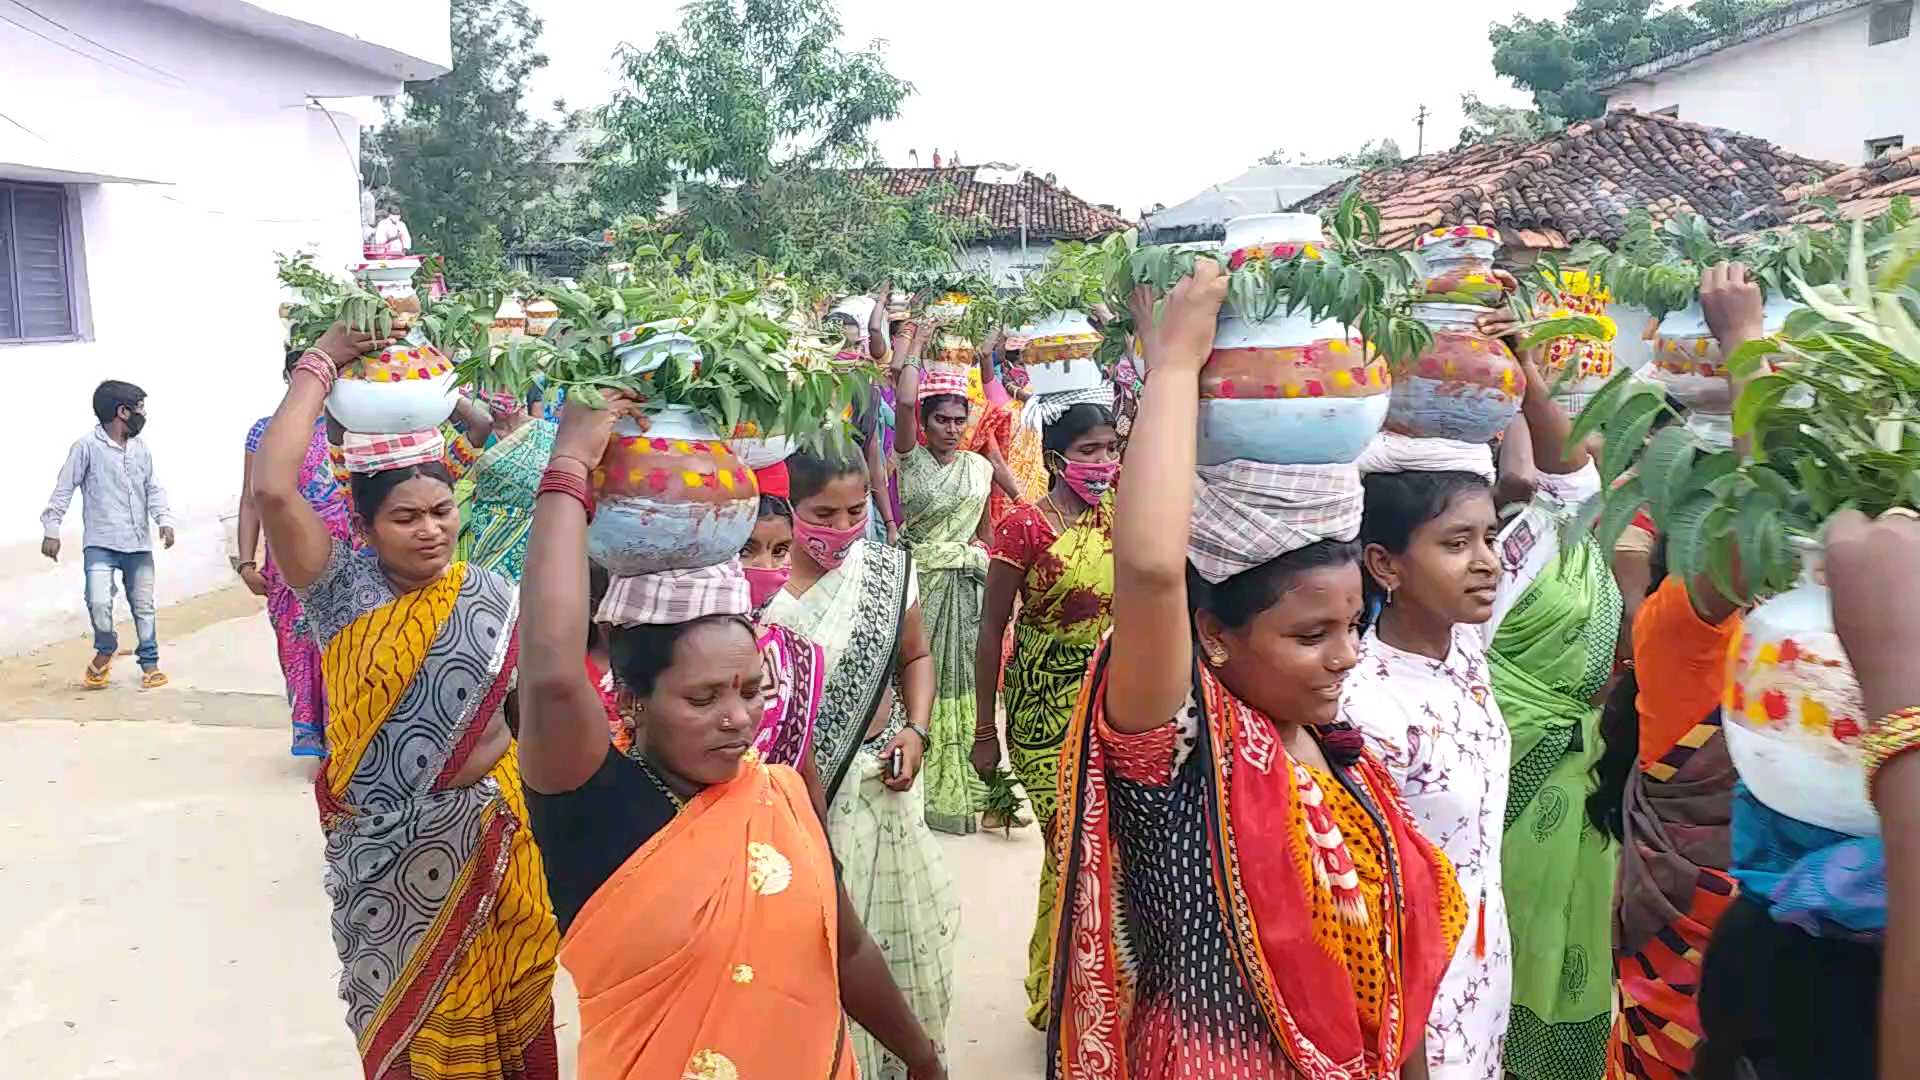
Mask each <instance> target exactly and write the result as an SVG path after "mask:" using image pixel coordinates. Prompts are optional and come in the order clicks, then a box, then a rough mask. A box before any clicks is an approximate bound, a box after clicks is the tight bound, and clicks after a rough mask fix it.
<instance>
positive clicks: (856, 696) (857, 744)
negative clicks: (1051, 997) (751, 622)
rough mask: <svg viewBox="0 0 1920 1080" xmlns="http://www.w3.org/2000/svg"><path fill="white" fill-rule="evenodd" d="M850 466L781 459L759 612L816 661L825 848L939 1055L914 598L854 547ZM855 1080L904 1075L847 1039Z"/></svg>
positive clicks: (945, 988)
mask: <svg viewBox="0 0 1920 1080" xmlns="http://www.w3.org/2000/svg"><path fill="white" fill-rule="evenodd" d="M862 466H863V463H862V462H861V460H860V459H859V458H857V457H849V458H846V459H836V458H828V457H822V456H820V455H817V454H811V453H807V452H804V451H803V452H801V453H798V454H795V455H794V456H792V457H790V458H788V459H787V477H788V484H789V490H790V493H791V494H792V496H793V500H792V508H793V534H794V546H793V548H792V570H791V577H790V578H789V580H788V582H787V583H786V585H785V586H784V587H783V588H781V589H780V590H779V591H778V592H776V593H774V595H773V599H772V600H771V601H769V602H768V603H767V605H766V607H765V608H763V609H762V610H761V613H760V621H761V624H762V625H763V626H779V627H783V628H785V629H787V630H791V631H793V632H795V633H798V634H800V635H802V636H804V637H805V638H806V639H808V640H810V641H812V642H815V643H817V644H818V645H819V646H820V647H821V648H822V649H824V650H825V657H826V665H825V670H826V677H825V679H824V681H823V684H822V687H821V693H820V706H819V715H818V717H817V718H816V720H815V721H814V739H813V745H814V753H813V756H814V761H815V763H816V764H817V765H818V766H819V772H820V779H821V783H822V787H823V788H824V789H825V798H826V803H827V807H828V810H827V835H828V838H829V839H831V840H832V842H833V849H834V852H835V853H836V854H837V855H838V856H839V857H840V859H841V861H842V863H843V864H844V865H845V866H846V867H847V868H848V869H847V873H846V877H845V882H846V887H847V893H848V895H849V896H851V897H852V898H853V905H854V910H855V911H856V912H857V913H858V914H859V916H860V918H861V921H862V922H863V923H865V924H866V927H867V930H868V932H870V933H871V934H873V936H874V940H876V941H878V942H879V943H880V947H881V950H882V951H883V952H884V953H885V954H886V957H887V964H888V966H889V968H890V969H891V970H892V972H893V979H894V982H895V983H897V984H898V985H899V986H900V989H901V990H902V991H903V992H904V993H905V994H906V997H907V1001H908V1003H909V1004H911V1005H912V1007H913V1012H914V1015H915V1016H916V1017H918V1018H919V1020H920V1024H921V1026H922V1027H924V1028H925V1029H926V1030H927V1032H928V1034H929V1035H930V1036H932V1038H933V1039H934V1041H935V1042H936V1043H938V1042H940V1041H941V1040H942V1039H943V1038H944V1035H945V1032H946V1026H947V1016H948V1014H949V1012H950V1011H951V1009H952V1006H953V953H954V945H955V942H956V940H957V939H958V937H959V930H960V906H959V902H958V900H957V898H956V897H955V895H954V890H953V879H952V878H950V877H949V876H948V875H947V869H946V865H945V863H944V862H943V861H942V860H941V858H940V849H939V846H938V844H937V843H936V842H935V840H934V838H933V833H932V832H931V830H929V828H928V827H927V814H926V802H925V795H924V790H925V789H924V786H923V785H921V784H916V783H915V782H914V781H915V779H916V777H918V776H919V774H920V772H921V767H922V759H923V755H924V752H925V749H926V746H927V727H926V725H927V719H928V716H929V714H930V713H931V712H932V710H933V690H934V670H933V658H932V657H931V656H930V655H929V654H928V652H927V639H926V631H925V630H924V629H923V628H922V627H923V619H922V616H921V609H920V599H919V586H918V583H917V577H916V575H915V573H914V571H913V564H912V562H911V560H910V559H909V558H908V556H907V554H906V553H905V552H903V551H901V550H900V549H899V548H892V547H887V546H886V545H884V544H876V543H874V542H872V541H870V540H866V539H863V538H862V537H863V536H864V534H865V528H866V521H865V516H866V513H867V507H868V502H867V475H866V471H865V469H864V468H863V467H862ZM854 1045H855V1047H856V1049H857V1051H858V1056H859V1058H860V1075H861V1076H862V1077H863V1078H866V1080H873V1078H883V1080H898V1078H901V1077H904V1076H905V1075H906V1071H905V1063H904V1062H902V1061H901V1060H900V1059H899V1058H898V1057H897V1056H895V1055H891V1054H889V1053H888V1052H887V1051H886V1049H885V1048H884V1046H882V1045H881V1044H880V1043H878V1042H876V1041H875V1040H874V1039H873V1038H870V1037H869V1036H868V1035H867V1033H866V1032H864V1031H857V1032H856V1033H855V1040H854Z"/></svg>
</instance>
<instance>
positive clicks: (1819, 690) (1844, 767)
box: [1721, 542, 1880, 836]
mask: <svg viewBox="0 0 1920 1080" xmlns="http://www.w3.org/2000/svg"><path fill="white" fill-rule="evenodd" d="M1824 561H1825V560H1824V554H1823V552H1821V550H1820V549H1819V547H1818V546H1817V545H1815V544H1812V543H1811V542H1808V543H1806V544H1804V545H1803V547H1802V551H1801V573H1800V582H1799V584H1797V585H1795V586H1794V587H1793V588H1792V589H1789V590H1787V591H1786V592H1784V593H1781V594H1780V595H1778V596H1776V597H1774V598H1773V599H1771V600H1768V601H1767V602H1766V603H1764V604H1761V605H1760V606H1759V607H1756V608H1754V609H1753V611H1752V612H1751V613H1749V614H1748V615H1747V617H1746V619H1745V620H1744V621H1743V624H1742V627H1741V631H1740V637H1739V639H1738V640H1736V641H1735V642H1734V643H1733V646H1732V648H1730V649H1729V650H1728V651H1727V688H1726V692H1725V693H1726V697H1725V700H1724V701H1723V702H1722V705H1723V708H1722V710H1721V716H1722V717H1723V724H1724V727H1725V728H1726V732H1727V750H1728V752H1729V753H1731V754H1732V755H1733V763H1734V766H1735V767H1736V768H1738V769H1739V770H1740V779H1741V781H1742V782H1744V783H1745V784H1746V785H1747V789H1748V790H1749V791H1752V792H1753V794H1754V797H1755V798H1757V799H1759V800H1760V801H1761V802H1763V803H1766V804H1767V805H1768V806H1769V807H1772V808H1773V809H1774V810H1777V811H1779V812H1780V813H1782V814H1785V815H1787V816H1788V817H1792V818H1798V819H1799V820H1801V821H1805V822H1809V823H1811V824H1814V825H1819V826H1821V827H1823V828H1827V829H1832V830H1834V831H1836V832H1842V833H1847V834H1849V835H1853V836H1875V835H1878V834H1879V832H1880V819H1879V815H1878V814H1877V813H1876V812H1875V811H1874V808H1873V803H1872V802H1871V801H1869V799H1868V797H1867V781H1866V770H1865V767H1864V764H1863V761H1864V755H1863V754H1862V753H1861V747H1860V740H1861V736H1862V735H1864V734H1865V729H1866V725H1867V716H1866V714H1865V712H1864V707H1863V705H1862V703H1861V699H1860V684H1859V682H1858V681H1857V680H1856V679H1855V678H1854V674H1853V667H1852V665H1851V664H1849V663H1848V662H1847V656H1846V653H1845V651H1843V650H1842V649H1841V647H1840V639H1839V637H1838V636H1837V635H1835V633H1834V631H1833V610H1832V605H1831V602H1830V596H1829V594H1828V592H1827V587H1826V584H1825V569H1824V565H1823V564H1824Z"/></svg>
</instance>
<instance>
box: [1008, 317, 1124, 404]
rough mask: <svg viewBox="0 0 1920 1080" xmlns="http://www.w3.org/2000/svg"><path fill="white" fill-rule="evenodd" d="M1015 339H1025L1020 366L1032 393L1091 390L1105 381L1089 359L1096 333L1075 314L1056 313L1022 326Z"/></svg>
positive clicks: (1096, 345) (1096, 341) (1097, 337)
mask: <svg viewBox="0 0 1920 1080" xmlns="http://www.w3.org/2000/svg"><path fill="white" fill-rule="evenodd" d="M1017 336H1018V337H1023V338H1025V339H1026V342H1025V344H1024V345H1023V347H1022V348H1021V350H1020V363H1021V367H1022V368H1023V370H1025V371H1026V373H1027V388H1028V389H1029V390H1031V391H1032V392H1033V393H1035V394H1058V393H1064V392H1066V391H1070V390H1091V389H1093V388H1094V387H1097V386H1099V385H1100V383H1101V381H1102V380H1103V379H1104V378H1105V376H1104V375H1102V374H1101V371H1100V365H1099V364H1097V363H1095V362H1094V359H1093V354H1094V351H1095V350H1097V349H1099V347H1100V333H1099V331H1097V330H1095V329H1094V328H1093V324H1092V323H1091V322H1089V321H1088V320H1087V317H1086V316H1085V315H1082V314H1081V313H1080V312H1078V311H1057V312H1055V313H1053V314H1052V315H1048V316H1046V317H1045V318H1043V319H1041V320H1040V321H1039V322H1036V323H1033V324H1031V325H1029V326H1025V327H1022V328H1021V330H1020V331H1019V333H1018V335H1017ZM1009 340H1011V339H1009Z"/></svg>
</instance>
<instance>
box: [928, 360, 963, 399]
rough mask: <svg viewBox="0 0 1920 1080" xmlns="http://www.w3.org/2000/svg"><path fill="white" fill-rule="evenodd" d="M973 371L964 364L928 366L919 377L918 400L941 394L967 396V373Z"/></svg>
mask: <svg viewBox="0 0 1920 1080" xmlns="http://www.w3.org/2000/svg"><path fill="white" fill-rule="evenodd" d="M971 370H973V369H972V368H971V367H969V366H967V365H965V364H938V363H934V364H928V365H927V368H926V373H925V374H923V375H921V376H920V400H921V401H925V400H927V399H928V398H930V397H938V396H939V395H941V394H956V395H958V396H960V397H966V396H967V372H969V371H971Z"/></svg>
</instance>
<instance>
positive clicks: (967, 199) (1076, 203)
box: [855, 165, 1132, 242]
mask: <svg viewBox="0 0 1920 1080" xmlns="http://www.w3.org/2000/svg"><path fill="white" fill-rule="evenodd" d="M855 172H857V173H858V174H860V175H863V176H870V177H874V178H875V179H878V180H879V181H880V182H881V183H882V184H883V185H884V186H885V187H886V189H887V190H888V191H890V192H892V193H893V194H895V195H918V194H919V193H920V192H922V191H925V190H926V189H927V188H929V187H932V186H934V185H935V184H945V185H946V186H947V188H948V191H949V194H948V196H947V197H946V199H944V200H942V202H941V209H942V210H944V211H945V212H946V213H947V214H949V215H951V216H954V217H970V216H972V215H974V214H979V215H980V217H981V219H982V220H983V221H984V222H985V225H986V229H987V232H986V234H985V235H984V236H982V237H981V238H980V239H981V240H983V241H987V242H994V241H1014V242H1017V241H1018V240H1019V239H1020V227H1021V225H1022V224H1023V221H1022V215H1023V214H1024V215H1025V221H1024V224H1025V226H1026V235H1027V238H1028V239H1030V240H1092V239H1095V238H1096V237H1101V236H1105V235H1107V234H1108V233H1111V232H1117V231H1119V230H1121V229H1127V228H1131V227H1132V222H1129V221H1128V220H1127V219H1126V218H1123V217H1121V216H1120V215H1119V214H1117V213H1115V212H1114V211H1113V210H1111V209H1109V208H1107V207H1104V206H1096V205H1094V204H1092V203H1090V202H1087V201H1086V200H1085V199H1082V198H1080V197H1079V196H1077V195H1075V194H1074V193H1073V192H1071V191H1068V190H1067V189H1066V188H1063V187H1061V186H1059V185H1058V184H1054V183H1050V182H1049V181H1048V180H1046V179H1045V178H1043V177H1039V176H1035V175H1034V174H1033V173H1031V172H1025V171H1022V172H1019V173H1014V172H1012V171H1010V170H1008V169H1006V168H1005V167H996V166H992V165H967V166H962V167H960V168H941V169H858V170H855ZM1002 178H1004V180H1005V181H1006V182H996V181H999V180H1001V179H1002Z"/></svg>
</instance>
